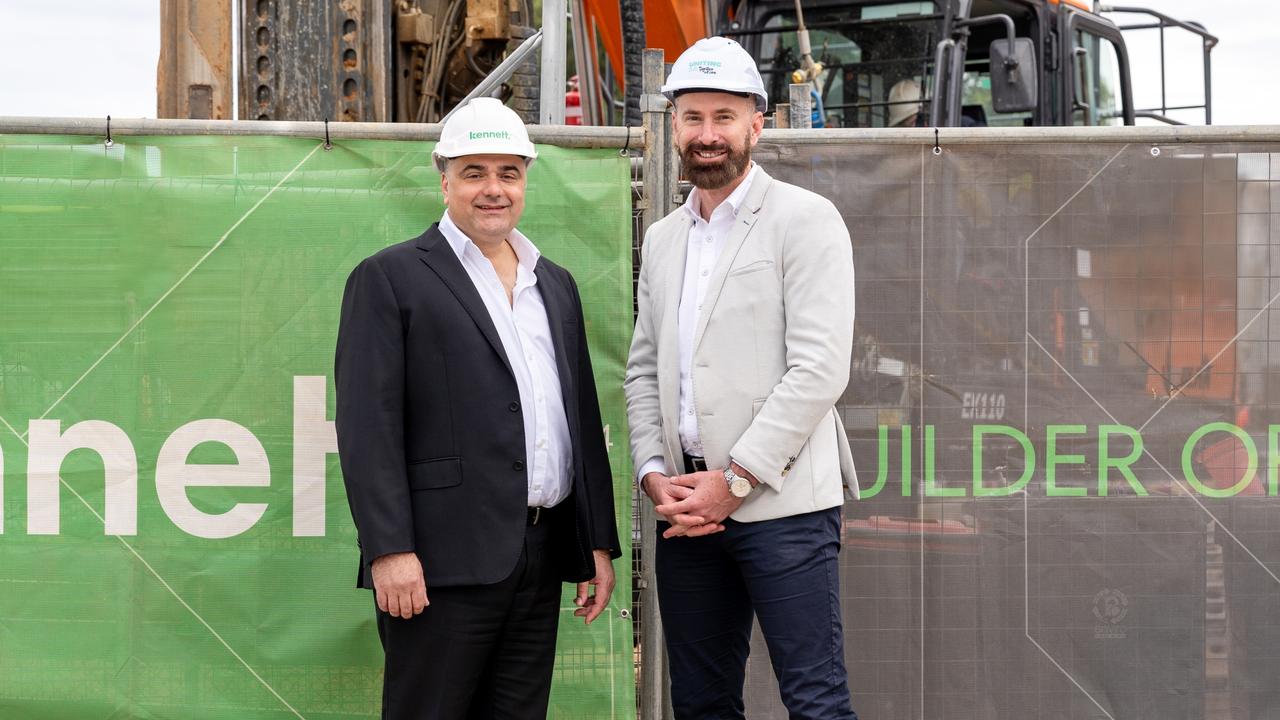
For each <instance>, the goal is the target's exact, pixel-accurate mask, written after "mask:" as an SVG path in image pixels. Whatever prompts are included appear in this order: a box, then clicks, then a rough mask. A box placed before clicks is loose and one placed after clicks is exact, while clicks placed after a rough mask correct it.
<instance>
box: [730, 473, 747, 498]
mask: <svg viewBox="0 0 1280 720" xmlns="http://www.w3.org/2000/svg"><path fill="white" fill-rule="evenodd" d="M729 492H730V493H731V494H732V495H733V496H734V497H746V496H748V495H750V494H751V481H750V480H747V479H746V478H744V477H737V476H735V477H734V478H733V481H732V482H730V483H729Z"/></svg>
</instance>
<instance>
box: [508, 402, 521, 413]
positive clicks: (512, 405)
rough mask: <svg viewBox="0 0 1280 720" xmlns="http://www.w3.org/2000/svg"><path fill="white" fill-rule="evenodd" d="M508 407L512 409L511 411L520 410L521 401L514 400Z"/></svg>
mask: <svg viewBox="0 0 1280 720" xmlns="http://www.w3.org/2000/svg"><path fill="white" fill-rule="evenodd" d="M507 409H508V410H510V411H511V412H520V403H518V402H513V403H511V404H510V405H508V406H507Z"/></svg>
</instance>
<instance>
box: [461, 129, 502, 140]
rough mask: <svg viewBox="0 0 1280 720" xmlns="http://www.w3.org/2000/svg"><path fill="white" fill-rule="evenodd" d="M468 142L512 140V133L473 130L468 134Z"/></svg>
mask: <svg viewBox="0 0 1280 720" xmlns="http://www.w3.org/2000/svg"><path fill="white" fill-rule="evenodd" d="M467 139H468V140H510V139H511V133H509V132H507V131H506V130H480V131H479V132H477V131H475V130H472V131H471V132H468V133H467Z"/></svg>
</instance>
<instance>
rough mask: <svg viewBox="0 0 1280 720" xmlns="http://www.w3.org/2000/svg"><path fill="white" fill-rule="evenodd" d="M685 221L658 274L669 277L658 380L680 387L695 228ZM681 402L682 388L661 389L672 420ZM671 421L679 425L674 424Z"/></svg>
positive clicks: (661, 406) (660, 334) (664, 407)
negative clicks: (687, 268) (684, 296)
mask: <svg viewBox="0 0 1280 720" xmlns="http://www.w3.org/2000/svg"><path fill="white" fill-rule="evenodd" d="M680 212H681V213H683V212H684V211H680ZM684 223H685V224H684V229H683V230H682V231H679V232H677V233H676V237H675V251H674V252H672V253H671V257H670V260H669V261H668V262H669V264H668V266H667V267H665V268H662V269H660V270H659V272H660V273H661V275H658V277H662V278H665V281H664V282H663V283H662V290H663V292H664V293H665V295H664V296H663V297H661V298H658V301H659V302H660V303H661V305H660V307H661V308H662V317H661V320H660V322H659V325H658V327H657V332H658V382H659V384H661V385H662V386H664V387H670V388H679V387H680V295H681V293H682V291H683V289H684V264H685V260H686V258H687V257H688V254H689V231H690V230H691V229H693V220H692V219H689V218H687V217H686V218H684ZM679 404H680V393H679V391H678V390H677V391H676V392H660V393H658V405H659V410H660V411H661V412H662V417H664V418H667V419H668V420H670V419H673V418H679V417H680V408H679ZM668 424H669V425H670V426H671V427H675V425H674V424H671V423H668ZM676 457H678V456H676Z"/></svg>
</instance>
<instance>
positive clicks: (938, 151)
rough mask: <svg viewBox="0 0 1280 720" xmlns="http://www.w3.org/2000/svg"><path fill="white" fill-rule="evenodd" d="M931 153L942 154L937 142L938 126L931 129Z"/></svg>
mask: <svg viewBox="0 0 1280 720" xmlns="http://www.w3.org/2000/svg"><path fill="white" fill-rule="evenodd" d="M933 154H934V155H941V154H942V146H941V145H939V144H938V128H934V129H933Z"/></svg>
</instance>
